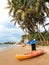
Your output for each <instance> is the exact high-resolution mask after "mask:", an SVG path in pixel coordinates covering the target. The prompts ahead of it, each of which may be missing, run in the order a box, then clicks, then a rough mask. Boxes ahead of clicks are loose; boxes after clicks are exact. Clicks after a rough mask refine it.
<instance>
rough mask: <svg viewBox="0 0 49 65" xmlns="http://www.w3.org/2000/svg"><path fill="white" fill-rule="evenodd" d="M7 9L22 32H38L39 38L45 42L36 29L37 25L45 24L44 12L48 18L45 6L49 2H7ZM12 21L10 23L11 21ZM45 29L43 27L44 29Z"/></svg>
mask: <svg viewBox="0 0 49 65" xmlns="http://www.w3.org/2000/svg"><path fill="white" fill-rule="evenodd" d="M7 1H8V7H7V8H10V11H9V14H10V15H11V16H12V17H13V20H14V21H15V23H14V24H16V22H18V24H19V25H20V27H21V28H22V29H23V30H26V31H27V32H28V33H29V34H30V33H33V32H34V31H37V32H38V35H39V37H42V39H43V40H44V41H45V39H44V37H43V35H42V34H41V32H40V31H39V29H38V23H39V24H41V25H43V27H44V22H45V15H44V12H45V13H46V14H47V17H49V9H48V8H47V6H46V5H45V3H46V2H49V0H7ZM13 20H12V21H13ZM44 28H45V27H44Z"/></svg>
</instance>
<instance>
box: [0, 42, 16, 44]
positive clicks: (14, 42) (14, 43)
mask: <svg viewBox="0 0 49 65" xmlns="http://www.w3.org/2000/svg"><path fill="white" fill-rule="evenodd" d="M15 43H16V42H2V43H0V44H15Z"/></svg>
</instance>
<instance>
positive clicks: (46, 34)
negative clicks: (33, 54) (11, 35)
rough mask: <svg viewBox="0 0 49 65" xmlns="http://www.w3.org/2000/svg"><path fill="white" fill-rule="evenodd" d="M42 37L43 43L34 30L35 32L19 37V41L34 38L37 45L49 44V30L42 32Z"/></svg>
mask: <svg viewBox="0 0 49 65" xmlns="http://www.w3.org/2000/svg"><path fill="white" fill-rule="evenodd" d="M41 34H42V35H43V36H44V38H45V44H44V42H43V40H40V39H39V36H38V33H37V32H35V33H32V34H30V35H26V34H25V35H22V39H21V42H24V41H25V39H28V40H33V39H36V40H37V41H38V45H46V46H47V45H49V32H42V33H41Z"/></svg>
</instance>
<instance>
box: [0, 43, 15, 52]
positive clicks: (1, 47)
mask: <svg viewBox="0 0 49 65" xmlns="http://www.w3.org/2000/svg"><path fill="white" fill-rule="evenodd" d="M12 47H14V44H3V43H2V44H0V51H3V50H8V49H10V48H12Z"/></svg>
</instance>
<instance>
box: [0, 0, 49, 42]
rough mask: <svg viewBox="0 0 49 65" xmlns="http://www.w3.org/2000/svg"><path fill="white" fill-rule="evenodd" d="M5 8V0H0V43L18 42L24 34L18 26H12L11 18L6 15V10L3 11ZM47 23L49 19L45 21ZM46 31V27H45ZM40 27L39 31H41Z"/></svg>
mask: <svg viewBox="0 0 49 65" xmlns="http://www.w3.org/2000/svg"><path fill="white" fill-rule="evenodd" d="M6 6H7V0H0V42H19V41H20V40H21V36H22V35H23V34H25V32H23V31H22V30H21V28H20V27H19V25H18V24H16V26H14V24H13V23H12V22H10V21H11V19H12V18H11V17H9V15H8V11H9V10H8V9H5V7H6ZM46 21H47V22H49V19H48V18H47V19H46ZM46 28H47V29H48V27H46ZM43 30H44V29H42V27H40V31H43Z"/></svg>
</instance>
